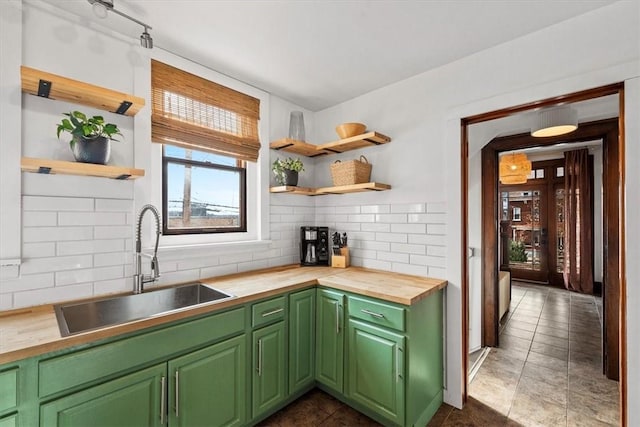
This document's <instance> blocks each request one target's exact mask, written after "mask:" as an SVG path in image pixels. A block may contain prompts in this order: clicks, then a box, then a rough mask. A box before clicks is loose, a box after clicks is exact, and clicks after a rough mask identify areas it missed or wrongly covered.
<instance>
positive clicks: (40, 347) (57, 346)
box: [0, 265, 447, 364]
mask: <svg viewBox="0 0 640 427" xmlns="http://www.w3.org/2000/svg"><path fill="white" fill-rule="evenodd" d="M295 268H300V266H299V265H289V266H280V267H273V268H268V269H263V270H257V271H252V272H249V273H236V274H232V275H228V276H221V277H214V278H209V279H201V280H200V282H202V283H205V284H207V285H210V286H213V287H216V288H218V289H221V290H226V291H230V292H231V293H234V294H235V292H233V287H232V286H225V283H223V281H232V280H234V279H243V278H245V279H246V278H250V277H255V276H258V275H261V274H265V273H276V272H289V271H290V270H293V269H295ZM310 268H314V267H310ZM346 272H350V273H358V272H360V273H368V274H387V275H390V276H400V277H403V278H404V279H405V280H411V281H414V280H415V283H416V286H415V291H416V292H418V294H417V295H416V296H415V297H412V298H402V297H396V296H393V295H390V294H385V293H383V292H380V291H375V290H371V289H363V288H361V287H360V288H359V287H358V286H350V285H347V284H345V283H341V282H340V281H339V280H336V276H340V275H342V274H344V273H346ZM318 273H321V272H320V271H318ZM314 276H317V277H313V278H310V279H306V280H305V279H302V281H300V282H298V281H296V282H295V283H285V284H283V285H282V286H278V287H276V288H270V289H265V290H264V291H260V292H252V293H249V294H247V295H236V296H234V298H232V299H228V300H224V301H221V302H213V303H210V304H204V305H200V306H197V307H189V308H185V309H182V310H177V311H173V312H171V313H167V314H162V315H158V316H154V317H150V318H146V319H141V320H135V321H132V322H127V323H122V324H119V325H114V326H107V327H104V328H100V329H98V330H93V331H87V332H84V333H80V334H76V335H72V336H68V337H55V338H53V339H52V340H50V341H46V342H42V343H37V344H34V345H30V346H27V347H24V348H19V349H16V350H11V351H8V352H2V350H1V349H0V364H6V363H11V362H15V361H18V360H22V359H26V358H29V357H34V356H38V355H41V354H45V353H49V352H53V351H57V350H62V349H66V348H69V347H73V346H77V345H82V344H87V343H91V342H95V341H100V340H103V339H107V338H111V337H114V336H117V335H123V334H127V333H131V332H137V331H141V330H144V329H147V328H152V327H155V326H159V325H162V324H165V323H170V322H174V321H178V320H182V319H186V318H189V317H194V316H199V315H202V314H207V313H213V312H215V311H218V310H222V309H226V308H231V307H233V306H236V305H240V304H245V303H247V302H251V301H256V300H260V299H263V298H269V297H271V296H275V295H279V294H282V293H287V292H291V291H295V290H297V289H303V288H306V287H311V286H317V285H319V286H328V287H331V288H334V289H339V290H343V291H348V292H353V293H356V294H359V295H364V296H370V297H374V298H379V299H382V300H385V301H390V302H395V303H399V304H403V305H411V304H414V303H416V302H417V301H419V300H421V299H423V298H426V297H427V296H429V295H431V294H432V293H434V292H437V291H438V290H440V289H443V288H444V287H446V286H447V281H446V280H439V279H427V278H422V277H419V276H408V275H404V274H402V275H401V274H398V273H390V272H385V271H380V270H371V269H365V268H359V267H350V268H348V269H344V270H339V271H335V269H330V270H324V271H322V273H321V274H317V275H314ZM434 282H435V283H434ZM229 285H233V283H230V284H229ZM171 286H176V285H171ZM411 287H412V288H413V287H414V286H411ZM158 289H159V288H158ZM114 296H115V295H114ZM33 314H38V315H51V316H53V317H54V318H55V314H54V311H53V304H48V305H41V306H34V307H28V308H22V309H15V310H10V311H6V312H2V313H0V320H1V319H3V318H7V317H13V316H15V317H16V318H19V317H21V316H29V315H33ZM56 326H57V324H56ZM0 333H1V332H0Z"/></svg>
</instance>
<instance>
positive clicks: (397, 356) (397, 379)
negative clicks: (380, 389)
mask: <svg viewBox="0 0 640 427" xmlns="http://www.w3.org/2000/svg"><path fill="white" fill-rule="evenodd" d="M400 352H402V349H401V348H400V347H396V382H398V381H400V380H401V379H402V373H401V372H400Z"/></svg>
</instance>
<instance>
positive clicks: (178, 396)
mask: <svg viewBox="0 0 640 427" xmlns="http://www.w3.org/2000/svg"><path fill="white" fill-rule="evenodd" d="M179 375H180V374H179V373H178V370H177V369H176V401H175V404H176V408H175V409H176V418H178V417H180V413H179V412H178V405H179V404H180V376H179Z"/></svg>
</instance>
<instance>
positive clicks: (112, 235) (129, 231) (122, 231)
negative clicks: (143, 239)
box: [94, 225, 133, 239]
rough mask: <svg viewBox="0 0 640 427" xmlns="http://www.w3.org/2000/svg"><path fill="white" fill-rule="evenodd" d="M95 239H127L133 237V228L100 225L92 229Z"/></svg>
mask: <svg viewBox="0 0 640 427" xmlns="http://www.w3.org/2000/svg"><path fill="white" fill-rule="evenodd" d="M94 235H95V238H96V239H127V238H132V236H133V227H130V226H128V225H100V226H96V227H94Z"/></svg>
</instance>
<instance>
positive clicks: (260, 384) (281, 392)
mask: <svg viewBox="0 0 640 427" xmlns="http://www.w3.org/2000/svg"><path fill="white" fill-rule="evenodd" d="M284 333H285V325H284V321H280V322H278V323H274V324H273V325H269V326H266V327H264V328H261V329H258V330H256V331H253V335H252V343H253V357H252V362H253V378H252V379H253V381H252V396H253V406H252V409H253V411H252V417H253V418H254V419H255V418H258V417H259V416H261V415H262V414H264V413H266V412H267V411H269V410H270V409H272V408H274V407H275V406H277V405H278V404H279V403H281V402H282V401H283V400H284V399H285V398H286V397H287V390H286V388H287V383H286V371H285V367H286V365H285V363H286V360H285V336H284Z"/></svg>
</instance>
